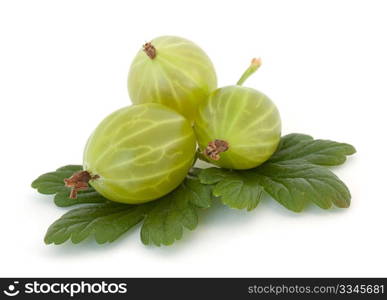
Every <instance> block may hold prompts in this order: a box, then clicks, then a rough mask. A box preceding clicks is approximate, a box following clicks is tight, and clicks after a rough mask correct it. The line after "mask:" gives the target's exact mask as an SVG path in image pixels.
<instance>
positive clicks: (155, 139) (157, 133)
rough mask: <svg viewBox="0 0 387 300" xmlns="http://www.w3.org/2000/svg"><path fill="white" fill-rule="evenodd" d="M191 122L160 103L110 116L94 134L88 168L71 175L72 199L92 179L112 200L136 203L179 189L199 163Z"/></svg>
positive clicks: (86, 156)
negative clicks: (191, 169)
mask: <svg viewBox="0 0 387 300" xmlns="http://www.w3.org/2000/svg"><path fill="white" fill-rule="evenodd" d="M195 151H196V140H195V135H194V132H193V130H192V127H191V124H190V122H188V121H187V120H186V119H185V118H184V117H183V116H181V115H180V114H178V113H177V112H175V111H174V110H172V109H170V108H168V107H165V106H163V105H161V104H157V103H147V104H140V105H134V106H129V107H124V108H122V109H120V110H117V111H116V112H113V113H112V114H110V115H109V116H108V117H106V118H105V119H104V120H103V121H102V122H101V123H100V124H99V125H98V127H97V128H96V129H95V130H94V132H93V133H92V135H91V136H90V138H89V140H88V142H87V144H86V147H85V151H84V158H83V169H84V171H81V172H78V173H76V174H74V175H73V176H72V177H71V178H69V179H67V180H66V181H65V182H66V185H67V186H69V187H72V195H71V196H72V197H73V198H74V197H76V193H77V191H78V190H82V189H85V188H87V186H88V184H87V183H88V182H89V181H90V182H89V183H90V185H91V186H93V187H94V188H95V189H96V190H97V192H99V193H100V194H102V195H103V196H104V197H106V198H107V199H110V200H112V201H117V202H123V203H129V204H137V203H144V202H148V201H151V200H155V199H157V198H159V197H162V196H164V195H165V194H167V193H169V192H170V191H172V190H173V189H175V188H176V187H177V186H178V185H179V184H180V183H181V182H182V181H183V179H184V177H185V176H186V175H187V173H188V171H189V169H190V167H191V166H192V164H193V162H194V157H195Z"/></svg>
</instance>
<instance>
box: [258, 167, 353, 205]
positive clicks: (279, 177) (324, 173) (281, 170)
mask: <svg viewBox="0 0 387 300" xmlns="http://www.w3.org/2000/svg"><path fill="white" fill-rule="evenodd" d="M255 174H256V176H257V179H258V182H259V185H261V186H262V187H263V189H264V190H265V191H266V192H267V193H268V194H269V195H270V196H271V197H273V199H275V200H277V201H278V202H279V203H280V204H282V205H283V206H285V207H286V208H287V209H290V210H292V211H295V212H300V211H302V210H303V209H304V208H305V206H306V204H307V203H308V202H310V201H311V202H313V203H314V204H316V205H318V206H319V207H321V208H323V209H328V208H330V207H331V206H332V204H334V205H335V206H337V207H341V208H345V207H349V205H350V199H351V195H350V192H349V190H348V188H347V187H346V186H345V184H344V183H343V182H342V181H341V180H340V179H339V178H338V177H337V176H336V175H334V174H333V173H332V172H331V171H330V170H329V169H327V168H324V167H322V166H317V165H313V164H311V163H309V162H306V161H303V160H292V161H284V162H277V163H266V164H264V165H262V166H261V167H258V168H256V169H255Z"/></svg>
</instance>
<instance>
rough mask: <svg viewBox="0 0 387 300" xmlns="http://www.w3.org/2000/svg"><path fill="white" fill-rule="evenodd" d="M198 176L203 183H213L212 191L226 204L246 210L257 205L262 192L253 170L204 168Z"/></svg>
mask: <svg viewBox="0 0 387 300" xmlns="http://www.w3.org/2000/svg"><path fill="white" fill-rule="evenodd" d="M199 178H200V180H201V182H202V183H204V184H215V186H214V188H213V190H212V192H213V195H214V196H216V197H220V200H221V201H222V202H223V203H224V204H225V205H227V206H229V207H231V208H237V209H245V208H246V209H247V210H248V211H250V210H252V209H254V208H255V207H257V205H258V203H259V202H260V200H261V198H262V194H263V188H262V186H260V185H259V183H258V179H257V176H256V174H255V173H254V172H253V171H250V170H246V171H231V170H226V169H220V168H209V169H204V170H202V171H201V172H200V174H199Z"/></svg>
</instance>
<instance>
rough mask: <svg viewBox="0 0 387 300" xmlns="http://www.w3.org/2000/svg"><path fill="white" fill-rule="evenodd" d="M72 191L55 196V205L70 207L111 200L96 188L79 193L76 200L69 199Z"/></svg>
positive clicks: (65, 191) (63, 191)
mask: <svg viewBox="0 0 387 300" xmlns="http://www.w3.org/2000/svg"><path fill="white" fill-rule="evenodd" d="M69 195H70V189H68V188H66V189H65V190H62V191H59V192H57V193H56V194H55V197H54V203H55V204H56V205H57V206H59V207H68V206H72V205H77V204H88V203H105V202H108V201H109V200H108V199H106V198H105V197H103V196H102V195H100V194H99V193H98V192H97V191H96V190H95V189H94V188H92V187H89V188H88V189H87V190H85V191H79V192H78V195H77V198H76V199H71V198H69Z"/></svg>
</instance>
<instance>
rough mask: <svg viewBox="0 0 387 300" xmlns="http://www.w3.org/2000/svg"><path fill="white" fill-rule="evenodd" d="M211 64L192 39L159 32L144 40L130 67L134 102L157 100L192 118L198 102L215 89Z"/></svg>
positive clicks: (130, 87)
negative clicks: (159, 34) (155, 36)
mask: <svg viewBox="0 0 387 300" xmlns="http://www.w3.org/2000/svg"><path fill="white" fill-rule="evenodd" d="M216 86H217V79H216V73H215V69H214V66H213V64H212V62H211V60H210V59H209V57H208V56H207V54H206V53H205V52H204V51H203V50H202V49H201V48H199V47H198V46H197V45H195V44H194V43H193V42H191V41H189V40H186V39H183V38H180V37H176V36H161V37H158V38H155V39H153V40H152V41H151V42H149V43H146V44H145V45H144V46H143V49H142V50H140V51H139V52H138V53H137V55H136V57H135V58H134V60H133V62H132V65H131V67H130V70H129V76H128V90H129V95H130V98H131V99H132V101H133V103H135V104H139V103H147V102H158V103H161V104H164V105H166V106H168V107H170V108H172V109H174V110H176V111H178V112H180V113H181V114H182V115H184V116H185V117H186V118H187V119H189V120H190V121H193V120H194V118H195V115H196V111H197V107H198V104H199V103H201V102H202V101H204V100H205V99H206V98H207V97H208V95H209V94H210V93H211V92H212V91H213V90H214V89H216Z"/></svg>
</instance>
